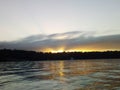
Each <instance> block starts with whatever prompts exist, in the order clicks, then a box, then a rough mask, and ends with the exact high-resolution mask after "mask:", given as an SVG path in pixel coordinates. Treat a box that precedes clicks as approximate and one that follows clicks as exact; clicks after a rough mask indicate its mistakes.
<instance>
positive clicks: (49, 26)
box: [0, 0, 120, 52]
mask: <svg viewBox="0 0 120 90" xmlns="http://www.w3.org/2000/svg"><path fill="white" fill-rule="evenodd" d="M119 24H120V0H0V48H10V49H25V50H35V51H52V52H56V51H57V52H58V51H59V52H60V51H64V50H65V51H80V50H82V51H97V50H98V51H99V50H120V39H119V37H120V25H119Z"/></svg>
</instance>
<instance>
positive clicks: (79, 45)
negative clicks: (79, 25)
mask: <svg viewBox="0 0 120 90" xmlns="http://www.w3.org/2000/svg"><path fill="white" fill-rule="evenodd" d="M2 48H8V49H23V50H35V51H45V50H46V51H47V50H48V49H49V51H50V49H51V50H58V49H59V48H63V49H64V50H66V51H69V50H84V49H86V50H120V35H119V34H118V35H107V36H96V35H95V32H82V31H81V32H80V31H74V32H66V33H56V34H50V35H42V34H40V35H34V36H29V37H26V38H23V39H20V40H16V41H12V42H0V49H2Z"/></svg>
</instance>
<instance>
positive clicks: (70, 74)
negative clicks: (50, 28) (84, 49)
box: [0, 59, 120, 90]
mask: <svg viewBox="0 0 120 90" xmlns="http://www.w3.org/2000/svg"><path fill="white" fill-rule="evenodd" d="M0 90H120V59H109V60H107V59H103V60H70V61H64V60H60V61H56V60H55V61H54V60H53V61H26V62H0Z"/></svg>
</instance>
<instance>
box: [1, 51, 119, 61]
mask: <svg viewBox="0 0 120 90" xmlns="http://www.w3.org/2000/svg"><path fill="white" fill-rule="evenodd" d="M71 58H72V60H74V59H75V60H76V59H118V58H120V51H104V52H62V53H44V52H35V51H24V50H10V49H1V50H0V61H41V60H71Z"/></svg>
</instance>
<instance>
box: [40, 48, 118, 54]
mask: <svg viewBox="0 0 120 90" xmlns="http://www.w3.org/2000/svg"><path fill="white" fill-rule="evenodd" d="M115 50H116V49H100V48H97V49H95V48H87V49H86V48H79V47H78V48H71V49H67V50H66V49H65V48H64V47H60V48H55V49H54V48H45V49H43V50H38V51H43V52H51V53H62V52H93V51H99V52H101V51H115Z"/></svg>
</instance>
